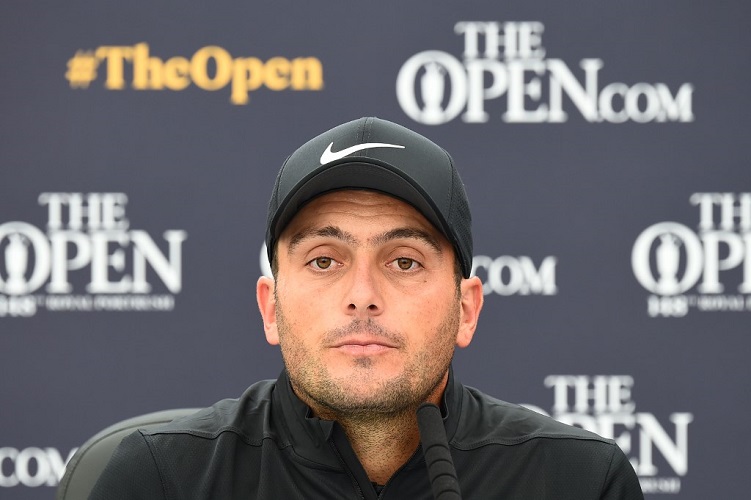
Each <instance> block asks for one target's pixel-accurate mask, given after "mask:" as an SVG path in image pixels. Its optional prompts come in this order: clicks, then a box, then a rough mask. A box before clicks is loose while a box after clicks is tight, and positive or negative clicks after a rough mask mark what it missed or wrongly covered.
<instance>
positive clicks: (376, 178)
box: [266, 117, 472, 278]
mask: <svg viewBox="0 0 751 500" xmlns="http://www.w3.org/2000/svg"><path fill="white" fill-rule="evenodd" d="M342 189H370V190H374V191H380V192H382V193H385V194H388V195H390V196H393V197H395V198H398V199H400V200H403V201H405V202H407V203H409V204H410V205H412V206H414V207H415V208H416V209H417V210H418V211H419V212H420V213H422V215H423V216H425V218H426V219H428V221H430V222H431V223H432V224H433V225H434V226H435V227H436V229H438V230H439V231H441V232H442V233H443V235H444V236H446V238H447V239H448V240H449V241H450V242H451V243H452V244H453V245H454V249H455V251H456V253H457V256H458V258H459V262H460V264H461V269H462V275H463V276H464V277H465V278H468V277H469V274H470V272H471V271H472V227H471V226H472V215H471V214H470V211H469V202H468V201H467V194H466V192H465V191H464V184H463V183H462V181H461V178H460V177H459V173H458V172H457V171H456V168H455V167H454V161H453V160H452V159H451V156H449V154H448V153H447V152H446V151H445V150H444V149H443V148H441V147H440V146H438V145H436V144H435V143H433V142H432V141H430V140H429V139H427V138H425V137H423V136H422V135H420V134H418V133H416V132H413V131H412V130H409V129H407V128H405V127H402V126H401V125H397V124H396V123H392V122H389V121H386V120H381V119H379V118H372V117H371V118H360V119H359V120H355V121H351V122H348V123H344V124H342V125H339V126H338V127H334V128H333V129H331V130H329V131H327V132H324V133H322V134H321V135H319V136H317V137H315V138H313V139H311V140H310V141H308V142H306V143H305V144H303V145H302V146H300V148H298V149H297V150H296V151H295V152H294V153H292V155H291V156H289V157H288V158H287V160H286V161H285V162H284V164H283V165H282V168H281V170H279V175H278V176H277V178H276V182H275V184H274V191H273V192H272V194H271V201H270V202H269V214H268V222H267V226H266V248H267V251H268V257H269V262H271V261H272V260H273V254H274V246H275V243H276V240H277V238H279V235H280V234H281V233H282V231H283V230H284V228H285V227H286V226H287V224H289V222H290V221H291V220H292V218H293V217H294V216H295V214H297V212H298V211H299V210H300V209H301V208H302V207H303V206H304V205H305V204H306V203H308V202H309V201H310V200H312V199H313V198H315V197H317V196H320V195H322V194H324V193H328V192H331V191H336V190H342Z"/></svg>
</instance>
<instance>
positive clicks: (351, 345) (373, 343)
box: [331, 337, 396, 356]
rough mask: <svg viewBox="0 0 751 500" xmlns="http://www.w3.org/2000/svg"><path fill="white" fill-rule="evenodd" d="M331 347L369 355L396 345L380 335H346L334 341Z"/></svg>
mask: <svg viewBox="0 0 751 500" xmlns="http://www.w3.org/2000/svg"><path fill="white" fill-rule="evenodd" d="M331 348H332V349H334V350H336V351H339V352H342V353H347V354H354V355H360V356H362V355H369V354H380V353H384V352H388V351H391V350H393V349H395V348H396V345H395V344H393V343H392V342H389V341H388V340H386V339H384V338H382V337H377V338H376V337H348V338H345V339H341V340H338V341H336V342H335V343H333V344H332V345H331Z"/></svg>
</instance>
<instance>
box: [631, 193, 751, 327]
mask: <svg viewBox="0 0 751 500" xmlns="http://www.w3.org/2000/svg"><path fill="white" fill-rule="evenodd" d="M689 203H690V204H691V205H693V206H695V207H697V208H698V211H699V214H698V215H699V217H698V218H699V224H698V227H697V228H696V229H692V228H689V227H687V226H685V225H683V224H680V223H678V222H658V223H657V224H653V225H652V226H649V227H648V228H647V229H645V230H644V231H643V232H642V233H641V234H640V235H639V236H638V237H637V238H636V242H635V243H634V247H633V249H632V252H631V266H632V268H633V271H634V276H636V279H637V281H638V282H639V283H640V284H641V285H642V286H643V287H644V288H645V289H646V290H647V291H649V292H651V293H652V294H651V295H650V296H649V297H648V299H647V311H648V313H649V315H650V316H652V317H659V316H663V317H665V316H668V317H669V316H685V315H686V314H688V312H689V310H690V309H696V310H698V311H746V312H749V311H751V193H740V194H735V193H694V194H692V195H691V196H690V198H689ZM692 290H695V291H696V293H687V292H690V291H692Z"/></svg>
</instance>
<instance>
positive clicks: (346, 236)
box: [287, 226, 357, 254]
mask: <svg viewBox="0 0 751 500" xmlns="http://www.w3.org/2000/svg"><path fill="white" fill-rule="evenodd" d="M310 238H334V239H337V240H341V241H343V242H345V243H349V244H355V243H357V238H355V237H354V236H353V235H352V234H350V233H347V232H345V231H342V230H341V229H340V228H338V227H336V226H325V227H320V228H312V227H311V228H307V229H303V230H302V231H300V232H299V233H295V234H294V235H292V238H290V240H289V248H288V249H287V253H290V254H291V253H292V252H293V251H294V250H295V247H296V246H297V245H299V244H300V243H302V242H303V241H305V240H307V239H310Z"/></svg>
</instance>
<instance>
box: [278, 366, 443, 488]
mask: <svg viewBox="0 0 751 500" xmlns="http://www.w3.org/2000/svg"><path fill="white" fill-rule="evenodd" d="M447 381H448V372H446V375H445V376H444V377H443V380H441V382H439V383H438V384H437V385H436V386H435V387H434V388H433V390H432V391H431V392H430V393H429V394H428V396H427V397H426V398H424V399H422V400H421V401H419V402H418V403H416V404H414V405H410V406H409V407H407V408H405V409H402V410H400V411H397V412H393V413H359V412H358V413H349V412H346V413H344V412H338V411H335V410H333V409H331V408H326V407H322V406H321V405H319V404H316V403H315V402H314V401H312V400H311V398H308V397H305V396H301V393H300V392H298V391H295V392H297V393H298V397H300V399H302V400H303V401H304V402H305V403H306V404H308V406H310V408H311V409H312V410H313V413H314V414H315V415H316V416H317V417H319V418H322V419H324V420H334V421H336V422H338V423H339V425H341V426H342V428H343V429H344V433H345V434H346V436H347V439H348V441H349V443H350V446H351V447H352V450H353V451H354V452H355V454H356V455H357V458H358V460H359V461H360V464H362V466H363V469H365V472H366V473H367V475H368V479H370V481H372V482H375V483H377V484H386V482H387V481H388V480H389V479H390V478H391V476H393V475H394V473H395V472H396V471H397V470H399V468H401V466H402V465H404V464H405V463H406V462H407V461H408V460H409V459H410V458H411V457H412V455H413V454H414V453H415V450H417V447H418V446H419V444H420V430H419V429H418V427H417V408H418V407H419V406H420V404H422V403H423V402H431V403H433V404H436V405H440V402H441V398H442V397H443V392H444V390H445V388H446V383H447ZM293 388H294V385H293Z"/></svg>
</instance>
